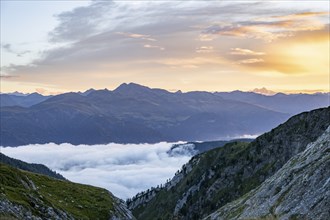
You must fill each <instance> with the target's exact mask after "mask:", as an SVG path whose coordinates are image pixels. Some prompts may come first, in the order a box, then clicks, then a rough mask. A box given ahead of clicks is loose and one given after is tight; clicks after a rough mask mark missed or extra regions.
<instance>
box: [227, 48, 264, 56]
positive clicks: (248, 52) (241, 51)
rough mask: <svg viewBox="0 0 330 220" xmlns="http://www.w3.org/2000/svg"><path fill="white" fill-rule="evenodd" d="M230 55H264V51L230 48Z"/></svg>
mask: <svg viewBox="0 0 330 220" xmlns="http://www.w3.org/2000/svg"><path fill="white" fill-rule="evenodd" d="M230 50H231V52H230V54H232V55H240V56H262V55H265V53H264V52H257V51H253V50H249V49H242V48H230Z"/></svg>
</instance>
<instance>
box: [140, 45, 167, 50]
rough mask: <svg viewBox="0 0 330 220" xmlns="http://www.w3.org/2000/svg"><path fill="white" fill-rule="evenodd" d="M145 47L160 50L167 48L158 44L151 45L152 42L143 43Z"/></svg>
mask: <svg viewBox="0 0 330 220" xmlns="http://www.w3.org/2000/svg"><path fill="white" fill-rule="evenodd" d="M143 47H144V48H154V49H159V50H165V48H164V47H160V46H157V45H150V44H145V45H143Z"/></svg>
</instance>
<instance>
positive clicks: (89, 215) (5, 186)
mask: <svg viewBox="0 0 330 220" xmlns="http://www.w3.org/2000/svg"><path fill="white" fill-rule="evenodd" d="M0 182H1V189H0V218H1V219H40V220H41V219H112V220H120V219H123V220H128V219H134V217H133V216H132V215H131V213H130V211H128V210H127V209H126V207H125V205H124V204H123V202H122V201H120V200H119V199H117V198H115V197H114V196H113V195H112V194H111V193H110V192H108V191H107V190H105V189H101V188H97V187H93V186H88V185H82V184H77V183H72V182H69V181H65V180H57V179H54V178H51V177H47V176H44V175H40V174H35V173H30V172H27V171H22V170H19V169H16V168H13V167H10V166H8V165H5V164H2V163H0Z"/></svg>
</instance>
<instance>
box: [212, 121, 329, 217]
mask: <svg viewBox="0 0 330 220" xmlns="http://www.w3.org/2000/svg"><path fill="white" fill-rule="evenodd" d="M329 167H330V126H329V127H328V129H327V130H326V132H325V133H324V134H323V135H322V136H321V137H319V138H318V139H317V140H316V141H315V142H313V143H310V144H309V145H308V146H307V147H306V149H305V150H304V151H303V152H301V153H299V154H297V155H296V156H294V157H292V158H291V159H290V160H289V161H288V162H287V163H286V164H285V165H284V166H283V167H282V168H281V169H280V170H279V171H278V172H276V173H275V174H274V175H273V176H271V177H270V178H268V179H267V180H266V181H265V182H263V184H262V185H261V186H260V187H258V188H257V189H255V190H253V191H251V192H249V193H248V194H246V195H244V196H243V197H242V198H240V199H239V200H236V201H234V202H232V203H229V204H227V205H225V206H223V207H222V208H221V209H219V210H218V211H216V212H215V213H213V214H211V215H210V216H208V217H207V218H206V219H207V220H214V219H219V220H221V219H261V218H269V219H273V218H274V219H319V220H322V219H324V220H327V219H329V218H330V208H329V204H330V169H329Z"/></svg>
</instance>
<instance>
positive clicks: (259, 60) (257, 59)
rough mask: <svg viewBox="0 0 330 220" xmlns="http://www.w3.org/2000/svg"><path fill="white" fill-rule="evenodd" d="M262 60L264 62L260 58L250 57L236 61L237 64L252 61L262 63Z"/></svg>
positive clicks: (250, 62)
mask: <svg viewBox="0 0 330 220" xmlns="http://www.w3.org/2000/svg"><path fill="white" fill-rule="evenodd" d="M262 62H265V61H264V60H263V59H260V58H251V59H245V60H239V61H237V62H236V63H237V64H252V63H262Z"/></svg>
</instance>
